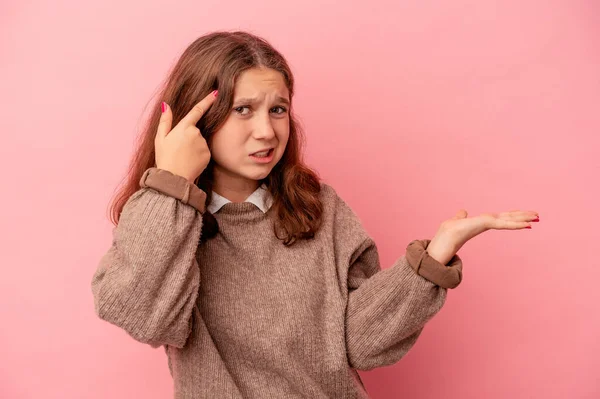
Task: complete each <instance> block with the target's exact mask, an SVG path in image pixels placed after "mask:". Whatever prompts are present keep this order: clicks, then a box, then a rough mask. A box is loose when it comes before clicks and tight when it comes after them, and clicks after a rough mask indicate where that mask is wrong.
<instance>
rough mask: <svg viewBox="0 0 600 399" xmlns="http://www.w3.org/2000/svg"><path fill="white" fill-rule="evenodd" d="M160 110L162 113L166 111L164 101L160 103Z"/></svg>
mask: <svg viewBox="0 0 600 399" xmlns="http://www.w3.org/2000/svg"><path fill="white" fill-rule="evenodd" d="M160 109H161V110H162V112H163V113H164V112H165V111H166V110H167V106H166V105H165V102H164V101H163V102H161V103H160Z"/></svg>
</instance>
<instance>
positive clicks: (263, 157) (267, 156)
mask: <svg viewBox="0 0 600 399" xmlns="http://www.w3.org/2000/svg"><path fill="white" fill-rule="evenodd" d="M274 152H275V149H273V148H270V149H268V150H266V151H263V152H262V153H261V152H255V153H254V154H250V158H252V159H253V160H254V161H255V162H258V163H269V162H271V160H273V153H274Z"/></svg>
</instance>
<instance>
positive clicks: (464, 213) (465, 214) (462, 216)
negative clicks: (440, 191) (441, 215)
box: [452, 209, 467, 219]
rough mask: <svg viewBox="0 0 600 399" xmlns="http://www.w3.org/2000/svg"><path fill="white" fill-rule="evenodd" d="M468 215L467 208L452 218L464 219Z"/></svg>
mask: <svg viewBox="0 0 600 399" xmlns="http://www.w3.org/2000/svg"><path fill="white" fill-rule="evenodd" d="M466 217H467V211H466V210H465V209H461V210H460V211H458V212H457V213H456V215H454V217H452V219H464V218H466Z"/></svg>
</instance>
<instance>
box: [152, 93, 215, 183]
mask: <svg viewBox="0 0 600 399" xmlns="http://www.w3.org/2000/svg"><path fill="white" fill-rule="evenodd" d="M216 96H217V90H215V91H213V92H212V93H210V94H208V95H207V96H206V97H204V98H203V99H202V101H200V102H199V103H197V104H196V105H195V106H194V107H193V108H192V109H191V110H190V112H188V114H187V115H186V116H184V117H183V118H182V119H181V121H179V123H178V124H177V125H176V126H175V127H174V128H173V129H171V124H172V123H173V113H172V112H171V107H169V106H168V104H167V103H163V113H162V114H161V116H160V122H159V124H158V129H157V132H156V137H155V139H154V149H155V160H156V167H157V168H159V169H164V170H168V171H169V172H171V173H173V174H176V175H179V176H183V177H185V178H186V179H187V180H188V181H189V182H190V183H194V180H196V178H197V177H198V176H200V174H201V173H202V172H203V171H204V169H206V167H207V166H208V163H209V162H210V150H209V149H208V144H207V143H206V140H205V139H204V137H202V134H201V132H200V129H198V128H197V127H196V124H197V123H198V121H199V120H200V118H202V116H203V115H204V114H205V113H206V111H207V110H208V108H209V107H210V106H211V105H212V104H213V103H214V101H215V97H216Z"/></svg>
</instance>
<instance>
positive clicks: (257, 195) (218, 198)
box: [207, 183, 273, 214]
mask: <svg viewBox="0 0 600 399" xmlns="http://www.w3.org/2000/svg"><path fill="white" fill-rule="evenodd" d="M229 202H231V201H230V200H228V199H227V198H225V197H223V196H222V195H219V194H217V193H216V192H214V191H213V192H212V198H211V201H210V204H209V205H208V207H207V210H208V211H209V212H210V213H212V214H215V213H216V212H217V211H218V210H219V209H221V207H222V206H223V205H225V204H227V203H229ZM244 202H250V203H252V204H254V205H256V206H257V207H258V208H259V209H260V210H261V211H263V212H264V213H267V211H268V210H269V208H271V205H273V197H272V196H271V193H269V190H268V189H267V186H266V185H265V184H264V183H263V184H262V185H261V186H260V187H258V188H257V189H256V190H255V191H254V192H253V193H252V194H250V196H249V197H248V198H246V200H245V201H244Z"/></svg>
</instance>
